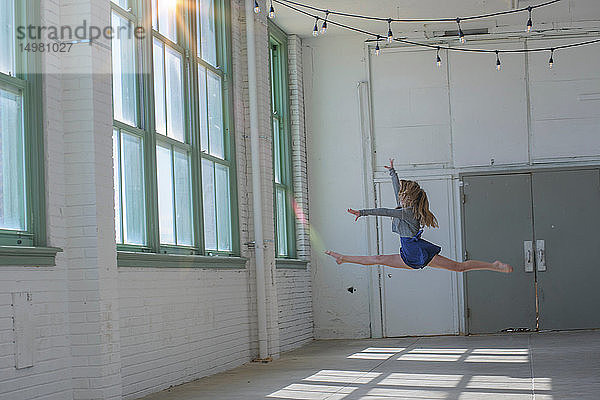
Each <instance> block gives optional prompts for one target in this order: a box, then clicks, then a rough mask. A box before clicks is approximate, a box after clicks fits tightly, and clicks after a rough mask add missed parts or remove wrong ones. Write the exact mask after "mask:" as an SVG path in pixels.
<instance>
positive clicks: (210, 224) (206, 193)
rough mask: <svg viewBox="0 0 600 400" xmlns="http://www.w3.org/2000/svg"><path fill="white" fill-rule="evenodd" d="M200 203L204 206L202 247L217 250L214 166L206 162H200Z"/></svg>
mask: <svg viewBox="0 0 600 400" xmlns="http://www.w3.org/2000/svg"><path fill="white" fill-rule="evenodd" d="M202 201H203V206H204V210H203V211H204V247H205V248H206V249H207V250H217V213H216V208H215V164H214V163H213V162H211V161H208V160H202Z"/></svg>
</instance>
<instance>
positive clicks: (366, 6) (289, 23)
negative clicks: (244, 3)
mask: <svg viewBox="0 0 600 400" xmlns="http://www.w3.org/2000/svg"><path fill="white" fill-rule="evenodd" d="M269 1H270V0H267V2H269ZM295 1H297V2H299V3H302V4H307V5H311V6H314V7H318V8H321V9H330V10H336V11H343V12H348V13H354V14H361V15H373V16H378V17H383V18H388V17H392V18H445V17H457V16H467V15H479V14H483V13H490V12H497V11H505V10H509V9H514V8H523V7H527V6H529V5H534V4H540V3H543V2H545V1H546V0H295ZM571 1H573V0H563V1H561V2H559V3H557V4H553V5H550V6H548V7H545V9H542V8H540V9H538V10H535V11H534V13H535V14H534V15H537V16H542V15H544V14H546V15H547V14H548V12H556V11H557V10H558V11H559V12H560V11H567V12H568V9H569V5H570V2H571ZM595 1H597V0H595ZM273 6H274V8H275V19H274V21H275V23H276V24H277V25H278V26H279V27H281V28H282V29H283V30H284V31H286V32H287V33H289V34H297V35H299V36H301V37H307V36H310V35H311V32H312V27H313V25H314V19H313V18H311V17H308V16H306V15H302V14H299V13H298V12H296V11H293V10H290V9H288V8H286V7H285V6H283V5H281V4H278V3H274V5H273ZM550 8H553V10H549V9H550ZM307 11H309V12H310V13H311V14H315V15H316V14H319V13H318V12H315V11H311V10H307ZM320 15H321V16H323V14H320ZM330 20H334V21H338V22H342V23H346V24H348V25H352V26H354V27H357V28H361V29H365V30H368V31H372V32H378V31H379V32H382V35H385V34H386V33H387V24H386V23H385V22H373V21H364V20H360V19H354V18H344V17H338V16H335V17H334V16H330ZM534 20H535V18H534ZM526 22H527V13H526V12H523V13H518V14H513V15H507V16H502V17H499V18H490V19H485V20H478V21H473V22H465V23H463V24H462V25H463V29H472V28H485V27H490V25H492V26H495V25H498V24H502V25H508V24H514V25H516V24H520V23H522V24H523V25H525V24H526ZM319 26H320V24H319ZM392 28H393V30H394V33H397V32H402V33H403V34H404V35H407V36H419V35H418V34H417V35H415V33H416V32H421V35H423V31H434V30H453V29H456V24H455V23H445V24H423V23H419V24H412V23H411V24H404V23H403V24H400V23H394V24H393V25H392ZM411 33H412V34H411ZM327 34H328V35H338V34H349V32H348V31H346V30H343V29H342V28H339V27H335V26H332V25H331V24H330V25H329V29H328V32H327Z"/></svg>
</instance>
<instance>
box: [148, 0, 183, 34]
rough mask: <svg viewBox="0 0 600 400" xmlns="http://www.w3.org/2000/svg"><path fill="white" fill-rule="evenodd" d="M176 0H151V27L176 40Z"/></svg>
mask: <svg viewBox="0 0 600 400" xmlns="http://www.w3.org/2000/svg"><path fill="white" fill-rule="evenodd" d="M177 3H178V0H152V28H154V30H156V31H158V32H160V33H161V34H162V35H164V36H166V37H168V38H169V39H171V40H172V41H173V42H177Z"/></svg>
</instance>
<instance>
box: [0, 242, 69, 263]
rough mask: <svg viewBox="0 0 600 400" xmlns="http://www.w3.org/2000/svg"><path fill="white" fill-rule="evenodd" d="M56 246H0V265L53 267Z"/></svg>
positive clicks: (58, 250)
mask: <svg viewBox="0 0 600 400" xmlns="http://www.w3.org/2000/svg"><path fill="white" fill-rule="evenodd" d="M62 251H63V250H62V249H60V248H58V247H27V246H0V266H17V267H20V266H23V267H54V266H55V265H56V253H60V252H62Z"/></svg>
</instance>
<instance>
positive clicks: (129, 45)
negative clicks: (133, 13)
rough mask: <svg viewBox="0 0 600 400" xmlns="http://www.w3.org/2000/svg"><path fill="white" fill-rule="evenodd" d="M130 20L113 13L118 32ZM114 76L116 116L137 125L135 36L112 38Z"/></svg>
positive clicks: (114, 25) (114, 24)
mask: <svg viewBox="0 0 600 400" xmlns="http://www.w3.org/2000/svg"><path fill="white" fill-rule="evenodd" d="M129 24H130V22H129V20H127V19H125V18H123V17H121V16H120V15H119V14H117V13H113V14H112V26H113V29H115V30H116V31H117V32H121V31H120V29H121V27H127V26H128V25H129ZM112 68H113V70H112V76H113V110H114V118H115V119H116V120H119V121H121V122H124V123H126V124H130V125H132V126H137V116H136V107H137V100H136V99H137V95H136V75H135V42H134V40H133V36H131V37H130V36H129V35H127V34H121V35H115V36H114V37H113V39H112Z"/></svg>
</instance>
